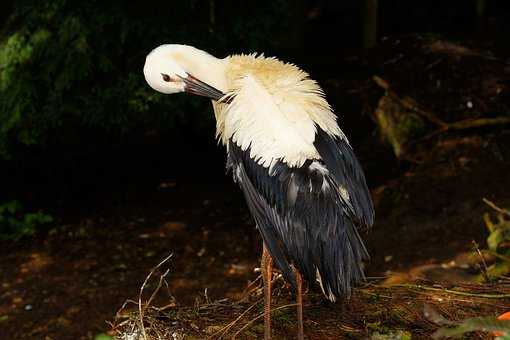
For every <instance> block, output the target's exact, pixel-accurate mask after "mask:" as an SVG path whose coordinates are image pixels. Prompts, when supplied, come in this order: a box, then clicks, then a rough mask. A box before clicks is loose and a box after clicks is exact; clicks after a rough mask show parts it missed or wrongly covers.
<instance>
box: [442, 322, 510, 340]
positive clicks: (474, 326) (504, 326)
mask: <svg viewBox="0 0 510 340" xmlns="http://www.w3.org/2000/svg"><path fill="white" fill-rule="evenodd" d="M477 331H479V332H500V333H502V334H504V335H502V336H500V337H497V338H496V339H500V340H508V339H510V337H509V334H510V320H498V319H497V318H495V317H477V318H470V319H466V320H464V321H463V322H462V323H460V324H459V325H457V326H455V327H443V328H440V329H439V330H437V331H436V332H435V333H434V335H433V338H434V339H441V338H445V337H453V338H458V337H461V336H462V335H464V334H466V333H470V332H477Z"/></svg>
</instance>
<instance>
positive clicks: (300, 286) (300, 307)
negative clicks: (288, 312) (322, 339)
mask: <svg viewBox="0 0 510 340" xmlns="http://www.w3.org/2000/svg"><path fill="white" fill-rule="evenodd" d="M296 285H297V319H298V336H297V337H298V340H303V339H304V337H305V336H304V330H303V279H302V278H301V274H299V272H298V271H297V270H296Z"/></svg>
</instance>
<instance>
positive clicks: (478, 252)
mask: <svg viewBox="0 0 510 340" xmlns="http://www.w3.org/2000/svg"><path fill="white" fill-rule="evenodd" d="M471 242H472V243H473V247H474V248H475V251H476V253H477V254H478V256H479V257H480V259H481V260H482V265H481V266H480V265H478V266H479V267H480V270H481V272H482V275H483V278H484V279H485V280H486V281H489V274H487V272H488V268H487V262H485V257H483V254H482V252H481V251H480V247H478V243H476V241H475V240H472V241H471Z"/></svg>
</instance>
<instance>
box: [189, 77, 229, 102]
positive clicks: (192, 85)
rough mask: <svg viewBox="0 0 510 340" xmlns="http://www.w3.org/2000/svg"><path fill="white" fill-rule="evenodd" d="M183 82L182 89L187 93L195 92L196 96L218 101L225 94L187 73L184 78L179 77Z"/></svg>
mask: <svg viewBox="0 0 510 340" xmlns="http://www.w3.org/2000/svg"><path fill="white" fill-rule="evenodd" d="M180 78H181V80H182V81H183V82H184V91H186V92H187V93H191V94H195V95H197V96H202V97H207V98H211V99H212V100H216V101H219V100H220V99H222V98H223V97H224V96H225V93H223V92H221V91H220V90H218V89H216V88H214V87H212V86H211V85H209V84H206V83H204V82H203V81H201V80H200V79H197V78H195V77H193V76H192V75H191V74H189V73H188V76H187V77H186V78H184V77H180Z"/></svg>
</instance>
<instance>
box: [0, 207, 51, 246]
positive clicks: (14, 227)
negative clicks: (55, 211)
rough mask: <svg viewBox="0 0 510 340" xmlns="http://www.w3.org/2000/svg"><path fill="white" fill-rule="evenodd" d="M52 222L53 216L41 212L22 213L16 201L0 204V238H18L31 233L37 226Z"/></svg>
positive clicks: (21, 208)
mask: <svg viewBox="0 0 510 340" xmlns="http://www.w3.org/2000/svg"><path fill="white" fill-rule="evenodd" d="M51 222H53V217H51V216H50V215H47V214H44V213H42V212H35V213H24V212H23V207H22V205H21V203H20V202H18V201H9V202H7V203H4V204H1V205H0V238H2V239H19V238H21V237H23V236H26V235H31V234H33V233H34V232H35V231H36V230H37V228H38V227H40V226H42V225H45V224H48V223H51Z"/></svg>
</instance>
